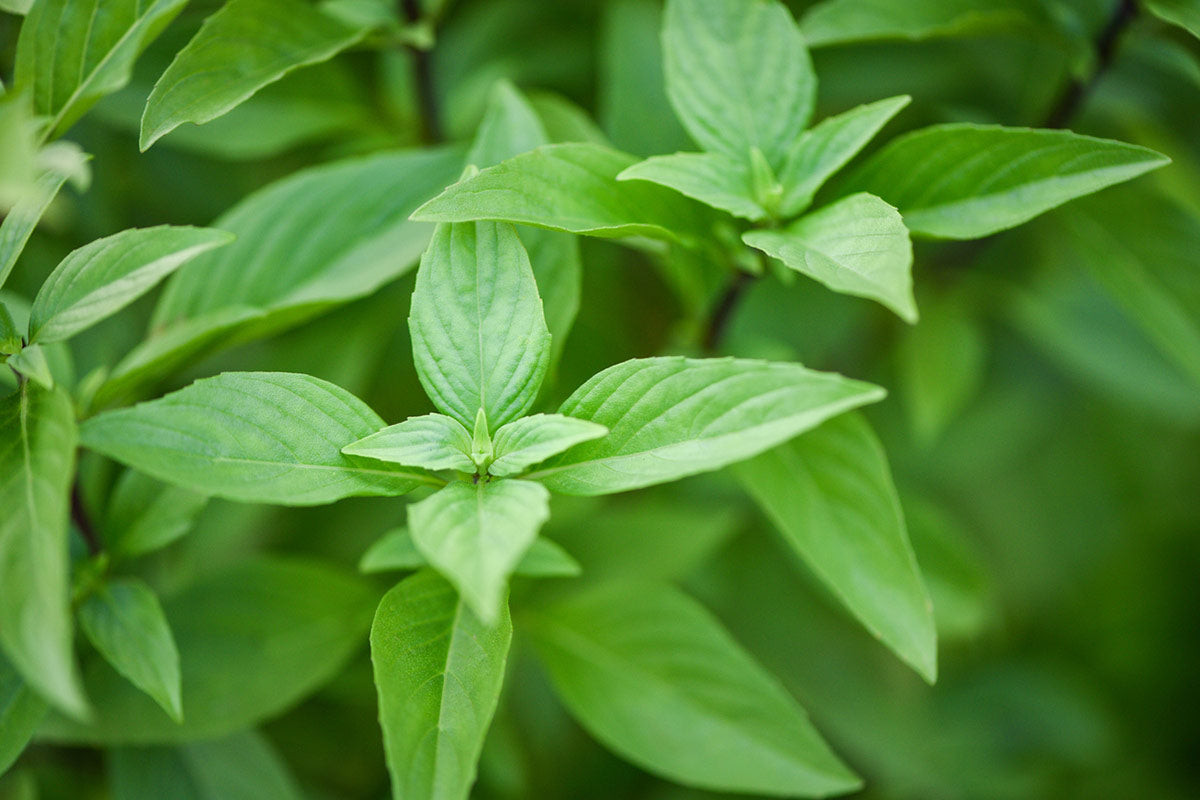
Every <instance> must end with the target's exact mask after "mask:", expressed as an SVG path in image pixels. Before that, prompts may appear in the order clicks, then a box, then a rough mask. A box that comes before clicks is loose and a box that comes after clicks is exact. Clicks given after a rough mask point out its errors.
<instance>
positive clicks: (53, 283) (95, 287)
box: [29, 225, 233, 342]
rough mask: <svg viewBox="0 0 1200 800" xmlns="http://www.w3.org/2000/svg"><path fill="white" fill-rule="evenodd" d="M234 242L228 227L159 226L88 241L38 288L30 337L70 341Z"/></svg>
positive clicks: (41, 340)
mask: <svg viewBox="0 0 1200 800" xmlns="http://www.w3.org/2000/svg"><path fill="white" fill-rule="evenodd" d="M231 241H233V236H232V235H230V234H228V233H225V232H224V231H218V230H212V229H209V228H190V227H172V226H170V225H159V226H158V227H155V228H143V229H136V228H135V229H133V230H127V231H122V232H120V233H117V234H114V235H113V236H107V237H105V238H103V239H98V240H96V241H94V242H92V243H91V244H88V245H84V246H83V247H81V248H79V249H78V250H75V251H73V252H72V253H71V254H70V255H68V256H67V257H66V258H64V259H63V260H62V262H61V263H60V264H59V265H58V266H57V267H55V269H54V271H53V272H51V273H50V277H48V278H46V282H45V283H44V284H42V288H41V289H39V290H38V293H37V297H36V298H34V301H33V309H32V310H31V311H30V316H29V339H30V341H40V342H56V341H61V340H63V339H68V338H70V337H72V336H74V335H75V334H77V333H79V332H80V331H82V330H85V329H87V328H89V327H91V326H92V325H94V324H96V323H97V322H99V321H100V320H102V319H104V318H105V317H108V316H111V315H112V314H115V313H116V312H117V311H120V310H121V309H122V308H124V307H125V306H127V305H129V304H130V303H132V302H133V301H134V300H136V299H137V298H139V297H141V296H142V295H143V294H145V293H146V292H148V291H150V289H151V288H153V287H154V285H155V284H157V283H158V282H159V281H160V280H162V279H163V278H165V277H166V276H167V275H170V274H171V273H172V272H174V271H175V270H177V269H179V267H181V266H183V265H184V264H186V263H187V262H188V261H191V260H192V259H193V258H195V257H196V256H198V255H200V254H201V253H203V252H206V251H208V250H212V249H214V248H216V247H220V246H221V245H224V244H229V242H231Z"/></svg>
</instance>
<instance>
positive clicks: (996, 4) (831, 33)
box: [800, 0, 1030, 47]
mask: <svg viewBox="0 0 1200 800" xmlns="http://www.w3.org/2000/svg"><path fill="white" fill-rule="evenodd" d="M1023 5H1024V3H1022V2H1017V3H1014V2H1012V0H922V2H920V3H896V2H892V0H825V2H822V3H817V4H816V5H814V6H812V7H811V8H810V9H809V10H808V12H807V13H805V15H804V18H803V19H802V20H801V23H800V29H801V30H802V31H803V32H804V38H805V39H806V40H808V43H809V45H811V46H812V47H827V46H829V45H834V44H844V43H847V42H863V41H871V40H874V39H903V40H910V41H911V40H920V39H928V38H932V37H935V36H965V35H968V34H973V33H985V32H987V31H992V30H1003V29H1007V28H1012V27H1016V26H1019V25H1021V24H1022V23H1025V24H1028V23H1029V21H1030V20H1029V17H1028V16H1027V15H1026V14H1025V10H1026V9H1023V8H1022V6H1023Z"/></svg>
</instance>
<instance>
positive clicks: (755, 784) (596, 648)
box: [532, 584, 860, 797]
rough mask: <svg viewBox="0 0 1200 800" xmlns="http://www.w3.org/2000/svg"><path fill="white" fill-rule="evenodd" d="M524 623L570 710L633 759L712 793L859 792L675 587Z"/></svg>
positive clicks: (582, 602)
mask: <svg viewBox="0 0 1200 800" xmlns="http://www.w3.org/2000/svg"><path fill="white" fill-rule="evenodd" d="M532 622H533V625H532V632H533V634H534V636H535V642H536V644H537V647H538V651H539V653H540V654H541V656H542V660H543V662H544V663H545V664H546V667H547V668H548V670H549V672H550V676H551V678H552V679H553V681H554V685H555V688H556V689H557V690H558V694H559V696H560V697H561V698H562V699H563V701H564V702H565V703H566V705H567V707H568V708H569V709H570V710H571V713H572V714H573V715H574V716H575V717H576V719H578V720H579V721H580V723H582V725H583V726H584V727H585V728H586V729H587V730H588V731H589V732H590V733H591V734H592V735H593V736H595V737H596V738H597V739H599V740H600V741H601V742H602V743H604V744H605V745H606V746H608V747H609V748H611V749H612V750H614V751H615V752H616V753H618V754H619V755H621V756H622V757H624V758H626V759H628V760H630V761H632V762H633V763H635V764H638V765H639V766H642V767H644V768H645V769H647V770H650V771H651V772H654V773H656V774H658V775H661V776H663V777H666V778H668V779H670V780H672V781H675V782H678V783H682V784H685V785H688V786H695V787H699V788H704V789H711V790H716V791H731V792H746V793H751V794H770V795H778V796H788V797H795V796H818V797H819V796H823V795H826V794H834V793H843V792H848V791H852V790H854V789H856V788H858V787H859V786H860V781H859V780H858V779H857V778H856V777H855V776H854V775H853V774H852V773H851V772H850V771H849V770H848V769H847V768H846V767H845V766H844V765H843V764H842V763H841V762H840V761H839V760H838V758H837V756H835V755H834V754H833V753H832V752H831V751H830V750H829V747H828V746H827V745H826V744H825V742H824V741H822V739H821V737H820V735H819V734H818V733H817V731H816V730H815V729H814V728H813V726H812V724H811V723H810V722H809V721H808V717H807V715H806V714H805V713H804V711H803V709H801V708H800V706H799V705H797V703H796V701H795V700H794V699H792V697H791V695H789V694H788V693H787V691H786V690H785V689H784V688H783V687H782V686H780V684H779V682H778V681H777V680H776V679H775V678H774V677H772V676H771V675H770V674H768V673H767V672H766V671H764V670H763V668H762V667H761V666H759V665H758V664H757V663H756V662H755V661H754V660H753V659H752V658H751V657H750V655H749V654H747V653H746V652H745V651H744V650H743V649H742V648H741V647H740V646H739V645H738V644H737V642H735V641H734V640H733V639H732V638H731V637H730V635H729V634H728V633H727V632H726V631H725V630H724V629H723V628H722V627H721V625H720V623H718V622H717V621H716V620H715V619H714V618H713V617H712V616H711V615H710V614H709V613H708V612H707V611H706V610H705V609H704V608H703V607H701V606H700V605H699V604H698V603H696V601H694V600H692V599H691V598H689V597H688V596H686V595H684V594H683V593H681V592H680V591H679V590H677V589H674V588H671V587H669V586H667V585H663V584H644V585H642V584H616V585H612V584H610V585H607V586H604V587H601V588H598V589H595V590H593V591H591V592H588V593H585V594H582V595H578V596H576V597H574V598H571V599H570V600H568V601H566V602H564V603H562V604H560V605H557V606H554V607H551V608H548V609H545V610H544V611H543V610H539V612H538V614H537V616H536V617H534V618H533V620H532Z"/></svg>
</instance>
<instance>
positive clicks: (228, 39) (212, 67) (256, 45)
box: [139, 0, 367, 151]
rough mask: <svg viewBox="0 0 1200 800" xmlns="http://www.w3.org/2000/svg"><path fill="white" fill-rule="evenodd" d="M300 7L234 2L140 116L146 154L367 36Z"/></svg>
mask: <svg viewBox="0 0 1200 800" xmlns="http://www.w3.org/2000/svg"><path fill="white" fill-rule="evenodd" d="M366 32H367V30H366V29H365V28H360V27H351V26H349V25H347V24H345V23H343V22H342V21H340V20H338V19H336V18H335V17H333V16H330V15H328V14H324V13H322V12H321V11H320V10H319V9H317V8H316V7H314V6H313V5H312V4H310V3H306V2H303V0H229V2H227V3H226V4H225V5H224V6H222V7H221V8H220V10H218V11H217V12H216V13H215V14H213V15H212V16H211V17H209V18H208V19H206V20H205V21H204V25H203V26H201V28H200V31H199V32H198V33H197V34H196V35H195V36H194V37H193V38H192V40H191V41H190V42H188V44H187V46H186V47H184V48H183V49H182V50H180V51H179V54H178V55H176V56H175V60H174V61H172V62H171V66H169V67H167V71H166V72H164V73H163V75H162V77H161V78H159V79H158V83H156V84H155V85H154V91H152V92H151V93H150V98H149V99H148V100H147V101H146V111H145V113H144V114H143V115H142V132H141V137H140V139H139V146H140V147H141V149H142V150H143V151H144V150H146V149H147V148H149V147H150V145H152V144H154V143H155V142H156V141H158V139H159V138H161V137H162V136H165V135H166V134H167V133H170V132H171V131H172V130H174V129H175V128H176V127H178V126H179V125H182V124H183V123H185V122H194V123H197V124H200V123H204V122H208V121H209V120H211V119H215V118H216V117H219V116H221V115H222V114H224V113H225V112H226V111H229V110H230V109H231V108H233V107H234V106H236V105H238V104H239V103H241V102H242V101H244V100H245V99H246V98H248V97H250V96H251V95H253V94H254V93H255V92H257V91H258V90H259V89H261V88H263V87H264V86H266V85H268V84H270V83H274V82H275V81H277V80H279V79H280V78H282V77H283V76H284V75H286V74H287V73H289V72H291V71H292V70H294V69H297V68H298V67H303V66H306V65H308V64H316V63H318V62H321V61H325V60H327V59H329V58H332V57H333V56H334V55H336V54H337V53H339V52H341V51H342V50H345V49H346V48H347V47H349V46H350V45H352V44H354V43H355V42H357V41H358V40H359V39H361V38H362V37H363V35H364V34H366Z"/></svg>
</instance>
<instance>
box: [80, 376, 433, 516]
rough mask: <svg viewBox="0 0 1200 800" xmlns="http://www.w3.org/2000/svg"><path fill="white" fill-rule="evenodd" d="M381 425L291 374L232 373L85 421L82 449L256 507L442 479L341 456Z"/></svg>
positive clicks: (343, 396) (401, 489)
mask: <svg viewBox="0 0 1200 800" xmlns="http://www.w3.org/2000/svg"><path fill="white" fill-rule="evenodd" d="M382 427H383V420H381V419H380V418H379V417H378V416H377V415H376V414H375V413H374V412H373V411H371V409H369V408H367V406H366V405H364V404H363V402H362V401H361V400H359V399H358V398H356V397H354V396H353V395H351V394H350V393H349V392H347V391H345V390H344V389H341V388H339V387H337V386H334V385H333V384H331V383H328V382H326V381H322V380H319V379H317V378H312V377H309V376H307V375H295V374H291V373H285V372H275V373H273V372H227V373H224V374H222V375H218V376H216V377H215V378H206V379H203V380H199V381H196V382H195V383H193V384H192V385H191V386H188V387H186V388H184V389H180V390H179V391H177V392H173V393H172V394H169V395H167V396H166V397H163V398H161V399H159V400H154V401H151V402H148V403H139V404H138V405H136V406H134V407H133V408H127V409H121V410H118V411H110V412H108V413H105V414H100V415H99V416H96V417H93V418H91V419H90V420H88V421H87V422H85V423H84V425H83V428H82V436H81V438H82V442H83V444H84V446H85V447H87V448H89V449H91V450H95V451H97V452H99V453H103V454H104V455H106V456H109V457H110V458H113V459H116V460H117V461H120V462H122V463H124V464H126V465H128V466H131V467H133V468H134V469H137V470H140V471H142V472H145V473H147V474H148V475H151V476H153V477H155V478H158V479H159V480H163V481H166V482H167V483H173V484H176V485H178V486H182V487H184V488H188V489H192V490H194V491H197V492H201V493H204V494H211V495H216V496H218V497H226V498H229V499H231V500H241V501H244V502H250V503H275V504H278V505H317V504H321V503H331V502H333V501H334V500H339V499H341V498H343V497H350V496H356V495H398V494H404V493H406V492H408V491H411V490H412V489H413V488H415V487H416V486H418V485H419V484H421V483H433V484H435V485H436V484H437V483H438V481H436V480H434V479H433V478H432V477H430V476H428V474H427V473H422V472H420V471H418V470H411V469H405V468H401V467H393V466H392V465H389V464H384V463H380V462H378V461H374V460H368V459H362V458H356V457H353V456H346V455H343V454H342V452H341V449H342V448H343V447H345V446H346V445H348V444H350V443H352V442H356V441H358V440H359V439H361V438H363V437H364V436H366V435H367V434H370V433H374V432H375V431H377V430H379V429H380V428H382Z"/></svg>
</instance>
